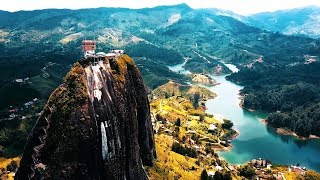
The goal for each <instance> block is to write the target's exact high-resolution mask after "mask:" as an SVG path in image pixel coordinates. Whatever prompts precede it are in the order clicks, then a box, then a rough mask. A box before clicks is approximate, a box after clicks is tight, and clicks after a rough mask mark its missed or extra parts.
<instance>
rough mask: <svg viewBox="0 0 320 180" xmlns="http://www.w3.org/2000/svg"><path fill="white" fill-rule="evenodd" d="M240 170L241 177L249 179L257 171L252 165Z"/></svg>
mask: <svg viewBox="0 0 320 180" xmlns="http://www.w3.org/2000/svg"><path fill="white" fill-rule="evenodd" d="M238 170H239V172H240V176H244V177H246V178H249V179H250V178H252V177H253V176H254V175H255V170H254V168H253V167H252V166H250V165H245V166H241V167H240V168H239V169H238Z"/></svg>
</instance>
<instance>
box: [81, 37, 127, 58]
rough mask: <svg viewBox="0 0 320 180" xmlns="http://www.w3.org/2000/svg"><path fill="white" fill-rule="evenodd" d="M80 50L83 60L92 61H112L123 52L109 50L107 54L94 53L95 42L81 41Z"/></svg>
mask: <svg viewBox="0 0 320 180" xmlns="http://www.w3.org/2000/svg"><path fill="white" fill-rule="evenodd" d="M82 50H83V57H84V59H93V60H95V59H96V60H103V59H109V60H111V59H114V58H117V57H119V56H121V55H122V54H124V53H125V52H124V50H115V49H113V50H111V51H110V52H109V53H105V52H97V53H96V52H95V51H96V41H94V40H83V41H82Z"/></svg>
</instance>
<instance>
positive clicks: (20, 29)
mask: <svg viewBox="0 0 320 180" xmlns="http://www.w3.org/2000/svg"><path fill="white" fill-rule="evenodd" d="M0 13H1V14H3V17H5V18H1V19H0V47H1V48H0V63H1V64H2V66H0V82H1V83H0V84H1V85H0V94H1V92H8V89H10V88H11V87H12V82H14V81H15V79H20V78H29V83H27V85H26V86H32V87H31V88H35V89H36V91H39V94H40V95H41V96H42V98H47V96H48V94H47V93H44V92H51V91H52V89H53V88H54V87H55V86H57V85H58V84H57V78H55V79H54V82H55V83H51V82H52V81H53V80H52V79H50V78H51V77H57V76H56V75H55V74H52V75H50V74H49V76H47V75H46V76H44V77H41V75H42V74H46V71H44V70H46V68H44V67H46V66H47V64H48V63H49V62H50V63H53V64H58V65H59V66H62V67H66V66H69V65H70V64H72V63H73V61H74V59H75V58H77V59H79V58H81V56H82V52H81V47H80V44H81V41H82V40H83V39H95V40H96V41H97V43H98V46H97V48H98V49H97V51H105V52H107V51H109V50H110V49H111V48H120V49H122V48H123V49H125V50H126V51H127V52H128V54H129V55H130V54H132V57H133V58H134V60H135V61H136V63H137V66H138V67H139V68H140V69H141V72H142V75H143V78H144V80H145V81H146V84H147V86H148V87H149V88H150V89H154V88H156V87H157V86H159V85H162V84H165V83H166V82H168V81H169V80H177V81H184V80H185V79H186V77H185V76H184V75H182V74H177V73H174V72H172V71H170V70H169V69H168V67H166V66H168V65H175V64H179V63H182V62H183V61H184V60H185V59H189V61H188V62H187V63H186V65H185V67H186V68H187V69H189V70H191V71H193V72H198V73H199V72H200V73H201V72H203V73H212V72H215V71H216V69H218V68H220V67H222V71H220V72H222V73H225V74H227V73H231V71H230V70H228V68H227V67H225V66H224V65H223V63H221V62H220V61H224V62H229V63H233V64H237V65H239V66H246V65H249V66H251V64H254V63H255V62H256V61H257V60H258V59H259V58H262V60H263V62H264V64H266V65H268V66H277V65H279V64H281V65H287V64H290V63H304V61H305V58H304V56H305V55H314V56H317V55H318V54H317V53H318V52H319V42H318V41H316V40H314V39H310V38H307V37H292V36H285V35H282V34H279V33H274V32H269V31H266V30H262V29H259V28H257V27H254V26H250V25H247V24H246V23H244V21H240V20H242V19H241V18H242V17H241V16H238V15H236V14H234V13H232V12H230V11H223V10H218V9H192V8H190V7H189V6H187V5H186V4H179V5H175V6H159V7H155V8H145V9H128V8H96V9H80V10H68V9H48V10H35V11H18V12H5V11H1V12H0ZM286 54H290V56H286ZM255 64H256V63H255ZM54 66H55V65H53V66H52V67H51V68H54ZM22 67H23V68H22ZM43 68H44V69H43ZM64 69H67V68H64ZM51 72H53V73H54V71H51ZM65 73H66V72H65ZM61 74H63V73H61ZM59 76H61V75H59ZM37 83H48V84H50V86H48V85H47V84H45V85H44V86H41V87H45V88H43V89H39V88H38V87H39V84H37ZM9 99H10V98H9ZM24 99H25V98H22V100H24ZM22 100H21V101H22ZM0 102H1V103H0V107H1V108H4V107H6V106H8V104H11V103H12V102H10V101H8V100H7V99H0ZM15 102H17V103H20V101H15ZM12 105H16V104H12Z"/></svg>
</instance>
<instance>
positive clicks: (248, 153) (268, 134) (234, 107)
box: [170, 64, 320, 172]
mask: <svg viewBox="0 0 320 180" xmlns="http://www.w3.org/2000/svg"><path fill="white" fill-rule="evenodd" d="M226 65H227V66H228V67H229V68H230V69H231V70H232V71H237V68H236V67H235V66H233V65H230V64H226ZM170 69H171V70H177V69H178V70H179V71H180V72H185V71H183V68H182V65H176V66H173V67H170ZM213 78H214V79H216V81H217V82H219V83H221V84H220V85H217V86H212V87H209V89H210V90H212V91H213V92H215V93H217V94H218V97H217V98H215V99H211V100H208V101H207V103H206V106H207V108H208V109H207V112H208V113H211V114H214V115H215V116H216V117H219V116H220V117H224V118H227V119H230V120H231V121H232V122H233V123H234V129H235V130H237V131H238V132H239V133H240V134H239V136H237V138H236V139H235V140H233V141H232V144H233V148H232V149H231V150H230V151H227V152H219V153H218V154H219V156H220V157H222V158H223V159H225V160H226V161H227V162H228V163H230V164H242V163H245V162H247V161H249V160H251V159H257V158H263V159H268V160H271V162H273V163H276V164H284V165H292V164H296V163H299V164H300V165H301V166H305V167H307V168H308V169H314V170H316V171H318V172H319V171H320V140H319V139H310V140H305V141H304V140H299V139H297V138H296V137H293V136H284V135H279V134H277V133H276V131H275V129H274V128H272V127H269V126H266V125H265V124H263V123H261V119H263V118H265V117H266V116H267V113H262V112H250V111H247V110H244V109H242V108H241V107H240V106H239V103H240V99H239V95H238V93H239V90H240V89H242V88H243V86H239V85H237V84H235V83H232V82H230V81H227V80H226V79H225V75H224V76H213Z"/></svg>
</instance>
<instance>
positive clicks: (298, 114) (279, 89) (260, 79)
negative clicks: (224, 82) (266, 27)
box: [228, 62, 320, 137]
mask: <svg viewBox="0 0 320 180" xmlns="http://www.w3.org/2000/svg"><path fill="white" fill-rule="evenodd" d="M319 68H320V63H319V62H315V63H312V64H302V65H296V66H286V67H279V68H265V67H264V66H262V65H261V66H256V67H254V68H251V69H249V68H243V69H241V71H240V72H238V73H235V74H232V75H230V76H229V77H228V79H229V80H232V81H234V82H237V83H239V84H242V85H245V88H244V89H243V90H241V92H240V94H241V95H242V96H243V103H242V105H243V107H245V108H247V109H253V110H265V111H270V112H273V113H271V114H270V115H269V116H268V117H267V121H268V123H269V124H270V125H272V126H274V127H276V128H279V127H281V128H287V129H289V130H290V131H293V132H295V133H297V134H298V135H300V136H303V137H309V135H311V134H312V135H316V136H320V120H319V117H320V114H319V113H320V104H319V102H320V95H319V93H318V92H319V90H320V81H319V79H320V71H319Z"/></svg>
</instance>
